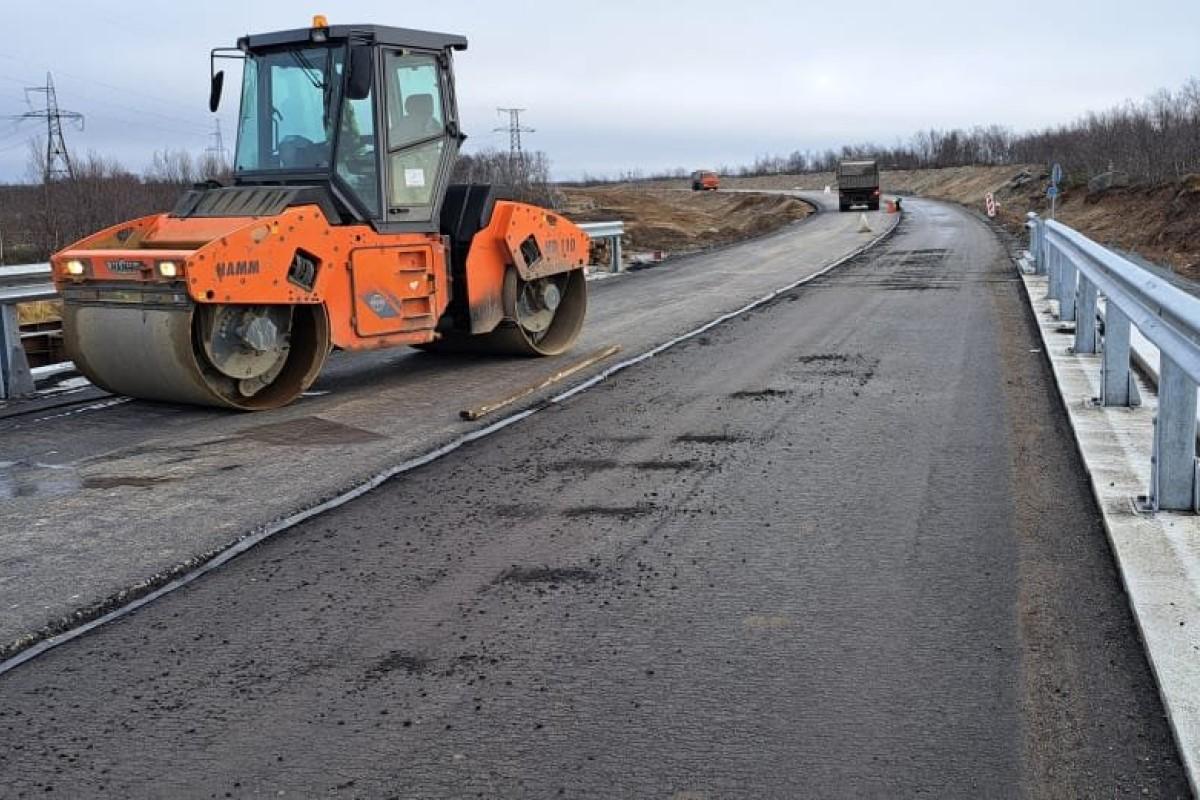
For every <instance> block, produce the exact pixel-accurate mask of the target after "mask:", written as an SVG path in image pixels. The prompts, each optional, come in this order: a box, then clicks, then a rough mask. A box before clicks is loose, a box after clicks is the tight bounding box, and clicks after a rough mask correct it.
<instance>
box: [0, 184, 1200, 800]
mask: <svg viewBox="0 0 1200 800" xmlns="http://www.w3.org/2000/svg"><path fill="white" fill-rule="evenodd" d="M906 206H908V207H910V208H911V211H910V212H909V216H908V218H907V219H906V220H905V222H904V223H903V224H902V227H901V229H900V230H899V231H898V232H897V234H896V235H895V236H894V237H893V238H892V239H891V240H890V242H889V243H888V244H886V245H884V246H882V247H881V248H879V249H877V250H876V251H874V252H873V253H871V254H869V255H868V256H866V257H863V258H861V259H860V260H858V261H856V262H853V263H851V264H848V265H845V266H843V267H841V268H839V269H838V270H836V271H835V272H833V273H831V274H830V275H829V276H827V277H825V278H823V279H820V280H819V281H818V282H816V283H813V284H810V285H808V286H806V287H803V288H800V289H797V290H796V291H795V292H793V293H791V294H790V295H786V296H784V297H782V298H780V299H779V300H778V301H776V302H774V303H772V304H770V305H769V306H767V307H764V308H762V309H760V310H758V311H755V312H751V313H748V314H746V315H744V316H743V317H741V318H739V319H737V320H734V321H732V322H730V323H729V324H727V325H724V326H722V327H720V328H717V329H714V330H712V331H710V332H708V333H707V334H705V335H703V336H702V337H699V338H697V339H694V340H692V341H690V342H689V343H687V344H684V345H682V346H680V347H678V348H676V349H674V350H671V351H668V352H667V353H665V354H663V355H660V356H658V357H656V358H654V359H652V360H651V361H650V362H647V363H645V364H643V365H641V366H638V367H635V368H633V369H632V370H629V371H626V372H624V373H622V374H621V375H620V376H618V377H616V378H615V379H613V380H611V381H609V382H608V383H606V384H603V385H601V386H600V387H598V388H596V389H593V390H592V391H589V392H587V393H585V394H583V395H581V396H578V397H577V398H575V399H574V400H572V401H571V402H569V403H567V404H565V405H563V406H561V407H557V408H553V409H550V410H546V411H543V412H541V413H539V414H537V415H535V416H533V417H532V418H530V419H527V420H525V421H524V422H522V423H519V424H518V425H515V426H513V427H510V428H508V429H505V430H504V431H501V432H499V433H497V434H495V435H494V436H492V437H490V438H488V439H486V440H483V441H481V442H478V443H475V444H473V445H470V446H469V447H467V448H465V449H463V450H460V451H458V452H457V453H455V454H452V455H450V456H449V457H447V458H445V459H442V460H441V461H438V462H436V463H434V464H432V465H430V466H429V467H426V468H424V469H422V470H420V471H417V472H415V473H411V474H409V475H407V476H405V477H402V478H400V479H397V480H394V481H392V482H390V483H388V484H386V485H385V486H383V487H382V488H380V489H378V490H376V491H375V492H373V493H371V494H369V495H367V496H365V497H364V498H362V499H360V500H358V501H355V502H354V503H351V504H350V505H348V506H345V507H343V508H341V509H339V510H337V511H334V512H331V513H328V514H326V515H324V516H322V517H319V518H317V519H315V520H312V521H310V522H309V523H306V524H303V525H301V526H299V527H297V528H295V529H293V530H291V531H289V532H287V533H286V534H283V535H281V536H279V537H276V538H275V539H273V540H271V541H269V542H267V543H265V544H264V545H262V546H260V547H258V548H257V549H255V550H254V551H252V552H250V553H248V554H247V555H245V556H243V557H241V558H239V559H238V560H236V561H234V562H233V563H232V564H230V565H229V566H227V567H226V568H224V569H222V570H220V571H219V572H217V573H215V574H213V575H211V576H209V577H207V578H205V579H203V580H201V581H200V582H198V583H196V584H193V585H192V586H190V587H188V588H186V589H184V590H181V591H180V592H177V593H175V594H173V595H170V596H168V597H167V598H165V599H163V600H161V601H159V602H157V603H155V604H153V605H151V606H149V607H147V608H145V609H143V610H141V611H139V612H137V613H135V614H133V615H131V616H129V617H127V618H125V619H124V620H122V621H119V622H117V623H114V624H112V625H109V626H107V627H105V628H103V629H101V630H99V631H97V632H96V633H94V634H92V635H89V636H86V637H84V638H82V639H80V640H77V641H75V642H73V643H71V644H68V645H66V646H64V647H62V648H59V649H57V650H55V651H52V652H51V653H49V654H48V655H46V656H44V657H41V658H39V659H37V660H35V661H34V662H31V663H30V664H27V665H26V666H24V667H22V668H19V669H18V670H16V671H14V672H11V673H9V674H7V675H5V676H3V677H0V795H2V796H4V797H21V796H35V795H36V796H45V795H46V794H47V793H51V794H53V795H54V796H67V797H91V796H113V797H193V796H194V797H227V796H228V797H281V796H282V797H312V796H334V797H400V798H426V797H447V798H451V797H558V796H563V797H614V798H624V797H659V798H675V799H676V800H684V798H689V799H692V800H695V799H696V798H708V799H715V798H726V797H730V798H733V797H737V798H743V797H745V798H768V797H769V798H775V797H778V798H791V797H863V796H871V797H913V796H929V797H1014V796H1027V797H1114V796H1115V797H1124V796H1134V797H1146V796H1150V797H1185V796H1187V793H1188V790H1187V785H1186V781H1185V779H1184V776H1183V774H1182V770H1181V767H1180V764H1179V761H1178V759H1177V757H1176V755H1175V752H1174V749H1173V743H1172V741H1171V738H1170V733H1169V730H1168V728H1167V725H1166V722H1165V720H1164V718H1163V711H1162V707H1161V704H1160V702H1159V700H1158V696H1157V694H1156V690H1155V687H1154V684H1153V680H1152V678H1151V676H1150V673H1149V670H1148V668H1147V665H1146V661H1145V658H1144V656H1143V654H1142V650H1141V645H1140V643H1139V641H1138V639H1137V634H1136V631H1135V628H1134V625H1133V622H1132V619H1131V617H1130V614H1129V611H1128V608H1127V605H1126V599H1125V596H1124V594H1123V592H1122V590H1121V587H1120V581H1119V578H1118V576H1117V573H1116V570H1115V567H1114V565H1113V562H1112V558H1111V555H1110V553H1109V550H1108V547H1107V544H1106V542H1105V539H1104V534H1103V530H1102V527H1101V523H1100V517H1099V514H1098V512H1097V510H1096V508H1095V505H1094V503H1093V501H1092V499H1091V495H1090V493H1089V491H1088V487H1087V485H1086V482H1085V477H1084V473H1083V470H1082V467H1081V465H1080V463H1079V461H1078V458H1077V456H1076V455H1075V453H1074V451H1073V449H1072V448H1071V447H1070V446H1069V442H1070V432H1069V429H1068V426H1067V422H1066V419H1065V417H1064V415H1063V413H1062V411H1061V409H1060V407H1059V406H1058V401H1057V399H1056V398H1055V396H1054V395H1053V388H1052V383H1051V381H1050V378H1049V372H1048V368H1047V366H1046V364H1045V361H1044V357H1043V355H1042V354H1041V353H1040V352H1036V350H1037V348H1038V345H1037V344H1036V343H1035V334H1034V332H1033V328H1032V326H1031V320H1030V315H1029V312H1028V311H1027V310H1026V307H1025V304H1024V300H1023V298H1022V296H1021V288H1020V284H1019V282H1018V281H1017V280H1016V276H1015V275H1014V274H1013V272H1012V267H1011V264H1010V263H1009V262H1008V261H1007V259H1006V258H1005V256H1004V253H1003V251H1002V248H1001V246H1000V244H999V243H998V242H997V241H996V239H995V238H994V237H993V235H992V234H991V233H990V232H989V231H988V230H987V229H986V228H985V227H983V226H982V225H981V224H980V223H978V222H977V221H976V220H975V219H974V218H972V217H970V216H968V215H967V214H965V213H963V212H961V211H958V210H955V209H951V208H949V207H945V206H940V205H936V204H931V203H916V202H914V203H912V204H911V205H910V204H907V203H906ZM246 490H247V491H253V487H246Z"/></svg>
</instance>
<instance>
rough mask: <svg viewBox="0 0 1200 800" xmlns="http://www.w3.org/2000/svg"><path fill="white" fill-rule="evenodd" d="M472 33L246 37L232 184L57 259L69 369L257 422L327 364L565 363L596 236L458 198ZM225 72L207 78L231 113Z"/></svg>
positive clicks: (467, 196) (539, 212)
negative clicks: (339, 359)
mask: <svg viewBox="0 0 1200 800" xmlns="http://www.w3.org/2000/svg"><path fill="white" fill-rule="evenodd" d="M466 46H467V41H466V39H465V38H463V37H461V36H453V35H446V34H440V33H430V32H426V31H416V30H407V29H403V28H391V27H382V26H376V25H329V24H327V23H326V22H325V20H324V19H323V18H321V17H317V18H316V19H314V20H313V25H312V27H310V28H301V29H297V30H288V31H280V32H276V33H265V34H259V35H250V36H245V37H242V38H241V39H239V40H238V43H237V47H236V48H217V49H215V50H213V51H212V54H211V59H210V60H211V62H212V64H213V65H214V67H215V64H216V63H217V60H218V59H228V58H238V59H242V60H243V61H244V64H243V70H242V75H243V77H242V87H241V110H240V113H239V118H238V132H237V147H236V151H235V157H234V164H233V181H232V185H230V186H222V185H220V184H218V183H216V182H214V181H209V182H207V183H205V184H200V185H197V186H195V187H194V188H192V189H191V190H188V191H186V192H185V193H184V194H183V196H182V197H180V198H179V200H178V202H177V203H176V205H175V207H174V208H173V209H172V210H171V211H170V212H168V213H165V214H157V215H154V216H149V217H144V218H141V219H136V220H133V221H131V222H126V223H123V224H120V225H115V226H113V227H111V228H108V229H106V230H103V231H100V232H99V233H97V234H95V235H93V236H89V237H88V238H86V239H83V240H82V241H80V242H77V243H75V244H73V245H71V246H70V247H68V248H66V249H65V250H63V251H61V252H59V253H56V254H55V255H54V257H53V259H52V261H53V269H54V280H55V283H56V285H57V287H58V289H59V291H60V293H61V294H62V298H63V336H64V340H65V345H66V349H67V352H68V353H69V355H70V357H71V358H72V359H73V360H74V362H75V364H76V365H77V366H78V368H79V370H80V371H81V372H82V373H83V374H84V375H86V376H87V377H88V378H89V379H90V380H91V381H92V382H93V383H95V384H96V385H97V386H100V387H102V388H104V389H107V390H109V391H112V392H115V393H119V394H125V395H130V396H133V397H139V398H146V399H150V400H160V401H167V402H181V403H195V404H200V405H209V406H222V407H227V408H235V409H243V410H258V409H267V408H275V407H278V406H281V405H284V404H286V403H289V402H291V401H292V400H294V399H295V398H296V397H297V396H298V395H300V393H301V392H303V391H304V390H305V389H306V388H308V386H309V385H310V384H311V383H312V382H313V380H315V378H316V377H317V374H318V373H319V372H320V371H321V367H322V365H323V364H324V362H325V358H326V356H327V355H328V353H329V351H330V350H331V349H332V348H335V347H337V348H341V349H344V350H366V349H376V348H382V347H394V346H399V345H408V346H417V347H425V348H433V349H437V348H446V349H455V350H479V351H484V352H492V353H509V354H518V355H534V356H539V355H554V354H557V353H561V352H563V351H564V350H566V349H567V348H569V347H570V346H571V344H572V343H573V342H574V341H575V338H576V337H577V335H578V333H579V330H580V328H581V326H582V324H583V318H584V314H585V311H586V306H587V297H586V283H585V281H584V271H583V269H584V264H585V262H586V259H587V252H588V239H587V234H585V233H584V232H583V231H582V230H580V229H579V228H578V227H576V226H575V225H573V224H571V223H570V222H569V221H568V220H566V219H564V218H563V217H561V216H559V215H557V214H555V213H553V212H551V211H548V210H545V209H542V208H538V207H535V206H531V205H526V204H522V203H518V202H513V201H511V200H508V199H504V197H503V193H502V191H500V190H498V189H497V188H495V187H491V186H486V185H450V183H449V180H450V172H451V168H452V167H453V165H454V160H455V158H456V156H457V153H458V148H459V145H460V144H461V143H462V141H463V139H465V138H466V137H465V136H464V135H463V133H462V130H461V128H460V126H459V118H458V109H457V104H456V101H455V90H454V73H453V69H452V67H453V60H452V55H453V53H454V51H456V50H464V49H466ZM223 82H224V73H223V72H222V71H216V70H215V68H214V71H213V72H212V85H211V95H210V101H209V106H210V110H212V111H216V109H217V107H218V105H219V103H220V99H221V92H222V84H223Z"/></svg>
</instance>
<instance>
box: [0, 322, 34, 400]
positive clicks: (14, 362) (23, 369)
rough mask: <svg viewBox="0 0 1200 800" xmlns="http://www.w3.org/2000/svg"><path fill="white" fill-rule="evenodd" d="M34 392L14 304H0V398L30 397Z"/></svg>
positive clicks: (31, 375)
mask: <svg viewBox="0 0 1200 800" xmlns="http://www.w3.org/2000/svg"><path fill="white" fill-rule="evenodd" d="M34 394H36V390H35V388H34V385H33V373H31V372H30V371H29V360H28V359H26V358H25V347H24V346H23V345H22V344H21V325H20V323H19V322H18V321H17V307H16V306H15V305H9V304H0V398H4V399H12V398H14V397H32V396H33V395H34Z"/></svg>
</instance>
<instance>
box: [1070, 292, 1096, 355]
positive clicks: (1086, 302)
mask: <svg viewBox="0 0 1200 800" xmlns="http://www.w3.org/2000/svg"><path fill="white" fill-rule="evenodd" d="M1076 312H1077V313H1076V314H1075V317H1076V319H1075V352H1076V353H1095V352H1096V284H1094V283H1092V282H1091V281H1089V280H1088V279H1087V276H1086V275H1083V274H1080V276H1079V292H1078V307H1077V309H1076Z"/></svg>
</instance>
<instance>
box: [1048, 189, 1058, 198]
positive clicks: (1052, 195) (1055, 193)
mask: <svg viewBox="0 0 1200 800" xmlns="http://www.w3.org/2000/svg"><path fill="white" fill-rule="evenodd" d="M1046 197H1049V198H1050V199H1051V200H1053V199H1054V198H1056V197H1058V187H1057V186H1051V187H1050V188H1049V189H1047V190H1046Z"/></svg>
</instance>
